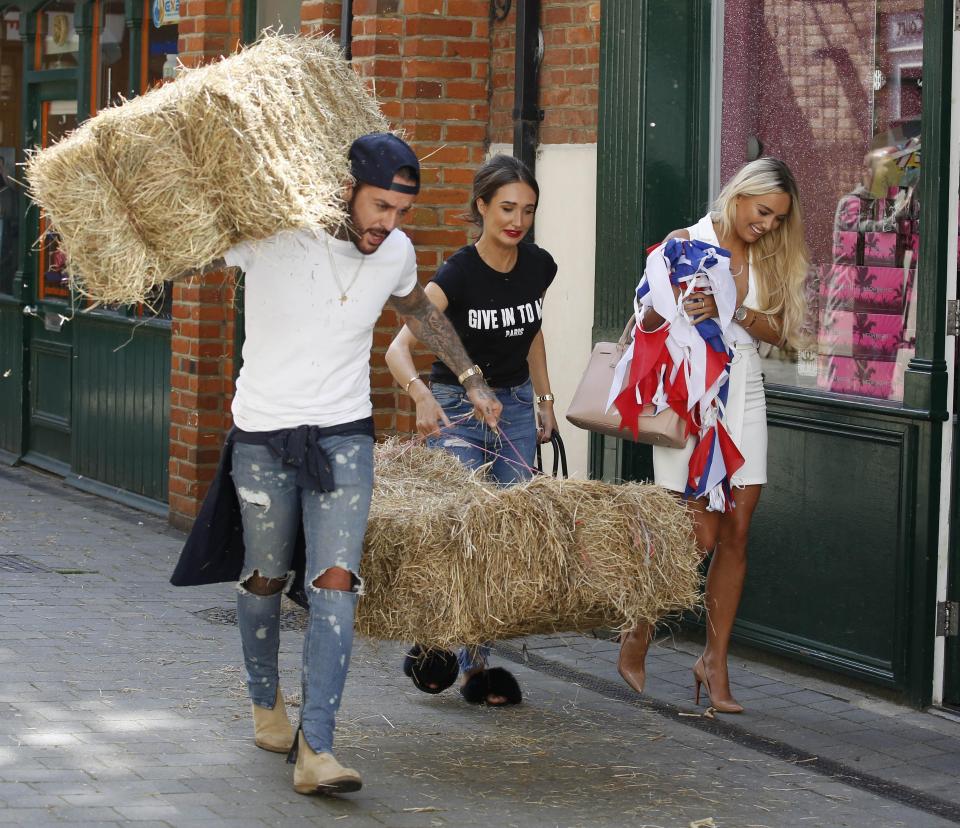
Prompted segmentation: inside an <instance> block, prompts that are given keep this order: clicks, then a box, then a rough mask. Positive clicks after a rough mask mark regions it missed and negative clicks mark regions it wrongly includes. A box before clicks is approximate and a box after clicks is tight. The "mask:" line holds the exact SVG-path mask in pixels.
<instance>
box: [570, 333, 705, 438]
mask: <svg viewBox="0 0 960 828" xmlns="http://www.w3.org/2000/svg"><path fill="white" fill-rule="evenodd" d="M633 326H634V320H633V319H632V318H631V320H630V321H629V322H628V323H627V327H626V328H624V329H623V334H622V336H621V337H620V340H619V341H618V342H598V343H597V344H596V345H594V346H593V353H592V354H590V362H589V363H588V364H587V370H586V371H584V374H583V377H582V378H581V380H580V384H579V385H578V386H577V390H576V392H575V393H574V395H573V399H572V400H571V401H570V405H569V407H568V408H567V419H568V420H569V421H570V422H571V423H573V424H574V425H575V426H577V427H578V428H583V429H586V430H587V431H595V432H597V433H598V434H606V435H607V436H608V437H619V438H621V439H623V440H630V441H631V442H636V443H647V444H650V445H654V446H663V447H665V448H683V447H684V446H685V445H686V443H687V437H686V430H685V423H684V422H683V420H682V419H680V416H679V415H678V414H677V412H676V411H674V410H673V409H672V408H667V409H665V410H664V411H661V412H660V413H659V414H655V413H654V410H655V409H654V406H653V405H652V404H651V405H645V406H644V407H643V410H642V413H641V414H640V417H639V418H638V419H637V436H636V437H634V433H633V431H632V430H631V429H630V428H629V427H624V428H621V426H620V412H619V411H618V410H617V407H616V406H615V405H611V406H610V410H609V411H605V410H604V408H603V407H604V405H606V402H607V400H608V399H609V397H610V386H611V385H613V375H614V371H615V369H616V367H617V364H618V363H619V362H620V358H621V357H622V356H623V354H624V351H626V349H627V348H628V347H629V345H630V333H631V331H632V330H633ZM626 381H627V378H626V377H624V382H625V383H626ZM620 390H622V389H620Z"/></svg>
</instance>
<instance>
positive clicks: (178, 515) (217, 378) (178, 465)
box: [169, 273, 234, 528]
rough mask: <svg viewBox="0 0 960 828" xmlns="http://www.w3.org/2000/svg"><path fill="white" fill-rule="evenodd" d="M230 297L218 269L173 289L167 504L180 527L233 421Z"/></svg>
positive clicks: (191, 514)
mask: <svg viewBox="0 0 960 828" xmlns="http://www.w3.org/2000/svg"><path fill="white" fill-rule="evenodd" d="M233 298H234V288H233V281H232V279H228V278H227V277H225V276H224V274H222V273H213V274H209V275H208V276H206V277H205V278H204V279H203V280H202V281H201V280H197V281H196V282H195V283H193V284H190V283H186V282H178V283H176V284H175V285H174V289H173V320H172V332H171V333H172V337H171V351H172V358H171V366H170V385H171V390H170V466H169V469H170V477H169V490H170V500H169V503H170V522H171V523H173V524H174V525H175V526H180V527H181V528H187V527H189V525H190V524H191V523H192V521H193V519H194V518H195V517H196V515H197V511H198V510H199V505H200V501H201V500H202V498H203V495H204V493H205V492H206V490H207V486H208V485H209V483H210V480H212V479H213V475H214V472H215V471H216V467H217V459H218V458H219V456H220V445H221V443H222V442H223V436H224V434H225V433H226V432H227V430H228V429H229V428H230V425H231V423H232V420H231V417H230V401H231V400H232V399H233V376H234V355H233V342H234V311H233Z"/></svg>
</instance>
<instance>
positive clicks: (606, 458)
mask: <svg viewBox="0 0 960 828" xmlns="http://www.w3.org/2000/svg"><path fill="white" fill-rule="evenodd" d="M600 25H601V36H600V112H599V128H598V135H597V159H598V161H597V250H598V255H597V261H596V292H595V297H596V298H595V302H594V319H593V340H594V342H598V341H601V340H610V339H613V340H616V339H617V338H618V337H619V336H620V333H621V331H622V330H623V326H624V324H625V323H626V321H627V318H628V316H629V313H630V309H631V308H632V303H633V293H634V290H635V288H636V285H637V282H638V281H639V280H640V274H641V272H642V270H643V262H644V258H645V254H644V251H645V250H646V248H647V247H649V246H650V245H651V244H655V243H657V242H659V241H661V240H662V239H663V237H664V236H665V235H666V234H667V233H668V232H670V231H671V230H674V229H676V228H677V227H686V226H688V225H690V224H693V223H694V222H695V221H697V220H698V219H699V218H700V216H701V215H702V214H703V212H704V210H705V208H706V205H707V199H708V196H709V192H708V190H709V186H708V176H709V172H710V169H709V162H708V159H709V132H710V54H711V52H710V32H711V8H710V1H709V0H682V2H675V0H629V2H628V1H627V0H615V2H610V3H606V4H604V7H603V14H602V15H601V22H600ZM590 454H591V458H590V459H591V473H592V474H593V475H594V476H595V477H603V478H605V479H642V478H648V477H652V475H653V469H652V465H651V463H652V461H651V454H650V450H649V447H647V446H638V445H635V444H633V443H625V442H623V441H621V440H614V439H611V438H602V437H598V436H596V435H594V436H592V438H591V444H590Z"/></svg>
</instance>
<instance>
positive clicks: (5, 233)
mask: <svg viewBox="0 0 960 828" xmlns="http://www.w3.org/2000/svg"><path fill="white" fill-rule="evenodd" d="M176 12H177V6H176V5H175V4H173V3H171V2H170V0H168V2H166V3H165V4H161V0H157V2H150V0H93V2H86V1H85V0H52V2H44V3H25V4H21V5H0V20H2V26H3V28H2V29H0V177H2V182H0V184H2V189H0V460H3V461H5V462H8V463H13V462H21V461H23V462H28V463H30V464H32V465H35V466H38V467H40V468H43V469H46V470H49V471H52V472H54V473H56V474H59V475H62V476H63V477H64V478H65V479H66V480H67V481H68V482H71V483H73V484H75V485H77V486H79V487H81V488H86V489H88V490H91V491H94V492H97V493H101V494H106V495H109V496H113V497H117V498H120V499H121V500H126V501H127V502H130V503H132V504H135V505H138V506H140V507H141V508H147V509H150V510H152V511H156V512H160V513H163V512H164V511H165V509H166V505H165V501H166V498H167V453H168V448H167V444H168V432H169V396H170V393H169V392H170V303H169V296H167V295H165V294H162V293H158V294H157V295H156V296H154V297H152V298H151V301H150V303H149V305H144V306H119V307H103V306H101V307H91V306H90V304H89V303H88V302H85V301H84V300H83V298H82V297H80V296H78V295H76V294H75V293H72V292H71V290H70V288H69V283H68V274H67V272H66V266H65V260H64V256H63V253H62V252H61V251H60V250H59V247H58V240H57V238H56V235H55V234H54V233H52V232H51V231H50V230H49V229H48V228H47V226H46V221H45V217H44V216H43V215H42V212H41V211H39V210H38V209H37V208H36V206H34V205H32V204H31V203H30V202H29V200H28V199H27V197H26V196H25V194H24V192H23V188H22V185H21V183H20V182H19V180H18V179H20V178H21V175H20V171H21V168H19V167H17V166H16V165H18V164H20V163H22V161H23V160H24V151H25V150H26V149H28V148H33V147H45V146H49V145H50V144H51V143H53V142H55V141H57V140H58V139H59V138H60V137H61V136H63V135H65V134H66V133H67V132H69V131H70V130H72V129H74V128H75V127H76V126H77V125H78V124H79V123H80V122H82V121H83V120H85V119H86V118H88V117H90V116H91V115H93V114H95V113H96V112H97V111H99V110H100V109H103V108H104V107H107V106H110V105H111V104H115V103H117V102H118V101H119V100H120V99H121V98H130V97H132V96H134V95H137V94H140V93H142V92H143V91H145V90H146V89H147V88H149V87H150V86H152V85H154V84H157V83H161V82H163V80H164V78H165V77H170V76H171V75H172V73H173V72H174V71H175V69H176V54H177V17H176Z"/></svg>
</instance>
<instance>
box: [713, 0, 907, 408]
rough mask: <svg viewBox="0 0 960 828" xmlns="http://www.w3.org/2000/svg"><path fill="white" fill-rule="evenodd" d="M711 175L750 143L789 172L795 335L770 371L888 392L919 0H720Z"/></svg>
mask: <svg viewBox="0 0 960 828" xmlns="http://www.w3.org/2000/svg"><path fill="white" fill-rule="evenodd" d="M724 9H725V11H724V43H725V49H724V65H723V99H722V130H723V142H722V147H721V170H720V172H721V179H722V180H723V181H726V180H727V178H729V176H730V175H731V174H732V173H733V172H734V171H735V170H736V169H738V168H739V167H740V166H741V165H742V164H743V163H744V162H745V161H747V160H749V158H750V157H751V155H752V154H757V153H758V152H762V153H763V154H768V155H774V156H778V157H780V158H783V160H784V161H786V162H787V163H788V164H789V165H790V167H791V169H792V170H793V172H794V174H795V175H796V178H797V181H798V184H799V187H800V194H801V200H802V206H803V209H804V220H805V224H806V231H807V243H808V244H809V246H810V251H811V254H812V267H811V271H810V274H809V277H808V282H807V300H808V310H809V313H808V319H807V331H808V340H809V346H808V348H807V349H806V350H804V351H801V352H799V353H798V352H793V351H788V350H781V349H776V348H773V349H769V348H766V347H764V348H763V350H762V353H763V354H764V356H765V358H764V373H765V376H766V379H767V381H768V382H770V383H778V384H784V385H791V386H802V387H807V388H815V389H819V390H821V391H826V392H832V393H837V394H852V395H857V396H866V397H873V398H881V399H890V400H901V399H902V397H903V374H904V371H905V369H906V366H907V363H908V362H909V360H910V358H911V357H912V355H913V352H914V350H913V349H914V340H915V330H916V301H915V299H916V273H917V251H918V248H919V233H920V214H919V205H918V201H917V184H918V181H919V177H920V169H921V167H920V161H921V149H922V148H921V146H920V140H919V135H920V118H921V111H922V107H921V89H922V84H923V76H922V42H923V3H922V0H847V2H844V3H823V2H818V1H817V0H726V3H725V6H724Z"/></svg>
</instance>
